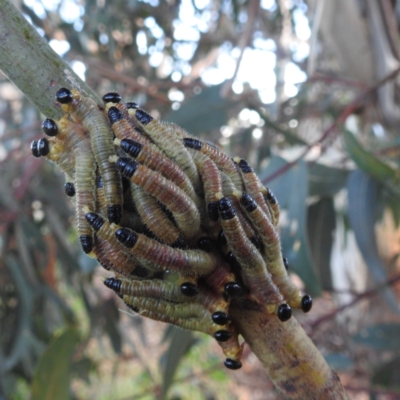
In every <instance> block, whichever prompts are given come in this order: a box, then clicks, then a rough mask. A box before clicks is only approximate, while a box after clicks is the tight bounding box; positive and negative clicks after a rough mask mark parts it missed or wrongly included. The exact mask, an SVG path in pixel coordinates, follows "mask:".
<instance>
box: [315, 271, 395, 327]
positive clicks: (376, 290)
mask: <svg viewBox="0 0 400 400" xmlns="http://www.w3.org/2000/svg"><path fill="white" fill-rule="evenodd" d="M398 281H400V274H399V275H396V276H395V277H393V278H390V279H388V280H387V281H385V282H383V283H381V284H379V285H377V286H375V287H373V288H372V289H368V290H366V291H365V292H363V293H360V294H358V295H357V296H356V297H355V298H354V299H353V300H351V301H350V302H348V303H346V304H343V305H342V306H340V307H338V308H335V309H334V310H332V311H330V312H329V313H327V314H325V315H323V316H322V317H320V318H318V319H316V320H314V321H312V322H310V323H309V324H308V327H309V328H310V329H315V328H316V327H317V326H318V325H320V324H322V323H323V322H326V321H329V320H330V319H332V318H334V317H335V315H337V314H339V313H341V312H342V311H344V310H345V309H346V308H349V307H352V306H353V305H354V304H356V303H358V302H359V301H361V300H363V299H366V298H370V297H373V296H376V295H377V294H378V293H379V292H380V291H381V290H383V289H384V288H385V287H387V286H392V285H394V284H395V283H397V282H398Z"/></svg>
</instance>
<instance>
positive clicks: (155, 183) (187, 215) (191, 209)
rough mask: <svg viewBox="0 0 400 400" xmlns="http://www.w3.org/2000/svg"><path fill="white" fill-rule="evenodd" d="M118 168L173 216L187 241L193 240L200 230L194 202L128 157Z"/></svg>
mask: <svg viewBox="0 0 400 400" xmlns="http://www.w3.org/2000/svg"><path fill="white" fill-rule="evenodd" d="M116 166H117V168H118V170H119V171H121V173H122V175H123V176H125V177H127V178H129V179H130V180H131V181H132V182H133V183H135V184H136V185H138V186H140V187H141V188H142V189H143V190H144V191H145V192H147V193H148V194H150V195H152V196H154V197H155V198H156V199H157V200H158V201H159V202H161V203H162V204H164V205H165V206H166V207H167V208H168V210H170V211H171V213H172V214H173V217H174V220H175V222H176V224H177V226H178V228H179V229H180V230H181V232H182V235H183V237H184V238H185V239H187V240H189V239H191V238H192V237H193V236H194V235H196V233H197V232H198V230H199V229H200V214H199V211H198V209H197V207H196V204H195V203H194V202H193V200H192V199H191V198H190V197H188V196H187V194H186V193H185V192H184V191H183V190H182V189H179V188H178V187H177V186H176V185H175V184H173V183H172V182H170V181H168V180H167V179H165V178H164V177H163V176H162V175H160V174H159V173H158V172H155V171H153V170H151V169H149V168H147V167H146V166H144V165H140V164H138V163H137V162H136V161H135V160H132V159H130V158H127V157H120V158H118V159H117V161H116Z"/></svg>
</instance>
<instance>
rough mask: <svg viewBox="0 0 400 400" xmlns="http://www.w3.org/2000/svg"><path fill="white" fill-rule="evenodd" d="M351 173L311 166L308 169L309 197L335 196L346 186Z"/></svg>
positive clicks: (318, 165) (320, 165)
mask: <svg viewBox="0 0 400 400" xmlns="http://www.w3.org/2000/svg"><path fill="white" fill-rule="evenodd" d="M348 175H349V172H348V171H346V170H344V169H341V168H332V167H327V166H326V165H323V164H311V165H310V166H309V168H308V185H309V191H308V194H309V196H320V197H322V196H333V195H335V194H336V193H337V192H338V191H339V190H340V189H342V188H344V187H345V186H346V182H347V177H348Z"/></svg>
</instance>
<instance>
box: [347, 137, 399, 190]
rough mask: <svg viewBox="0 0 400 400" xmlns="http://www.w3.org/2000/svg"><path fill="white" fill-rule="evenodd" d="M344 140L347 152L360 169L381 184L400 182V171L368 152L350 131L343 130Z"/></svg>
mask: <svg viewBox="0 0 400 400" xmlns="http://www.w3.org/2000/svg"><path fill="white" fill-rule="evenodd" d="M343 138H344V143H345V146H346V150H347V151H348V153H349V155H350V157H351V158H352V159H353V161H354V162H355V163H356V164H357V165H358V167H359V168H360V169H362V170H363V171H365V172H366V173H367V174H369V175H371V176H372V177H373V178H375V179H377V180H378V181H380V182H385V181H388V180H395V181H398V180H399V176H400V175H399V171H396V170H395V169H393V168H392V167H390V166H389V165H387V164H385V163H384V162H382V161H381V160H379V159H378V158H376V157H375V156H374V155H372V154H371V153H370V152H368V151H366V150H365V149H364V148H363V147H362V146H361V144H360V143H359V142H358V141H357V139H356V138H355V137H354V135H353V134H352V133H351V132H350V131H349V130H347V129H344V130H343Z"/></svg>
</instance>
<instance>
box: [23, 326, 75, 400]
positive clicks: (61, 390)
mask: <svg viewBox="0 0 400 400" xmlns="http://www.w3.org/2000/svg"><path fill="white" fill-rule="evenodd" d="M78 343H79V335H78V332H77V330H76V329H75V328H69V329H67V330H65V331H64V332H63V333H62V334H60V335H58V336H56V337H55V338H54V339H53V340H52V341H51V343H50V344H49V346H48V347H47V349H46V351H45V352H44V353H43V355H42V357H41V358H40V360H39V363H38V365H37V368H36V371H35V374H34V377H33V381H32V393H31V400H54V399H57V400H69V399H70V398H71V396H70V392H69V387H70V372H71V359H72V356H73V354H74V349H75V348H76V346H77V345H78Z"/></svg>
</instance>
